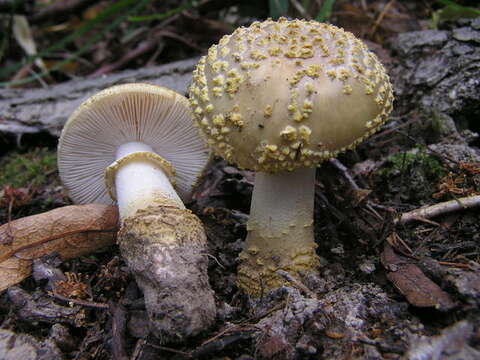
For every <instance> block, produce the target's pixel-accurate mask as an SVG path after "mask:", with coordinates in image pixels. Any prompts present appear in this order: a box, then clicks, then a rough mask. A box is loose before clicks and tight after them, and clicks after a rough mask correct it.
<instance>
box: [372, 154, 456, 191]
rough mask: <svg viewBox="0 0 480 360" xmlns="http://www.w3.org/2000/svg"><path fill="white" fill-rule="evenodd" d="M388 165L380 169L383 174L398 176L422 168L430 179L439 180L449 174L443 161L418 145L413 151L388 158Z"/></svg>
mask: <svg viewBox="0 0 480 360" xmlns="http://www.w3.org/2000/svg"><path fill="white" fill-rule="evenodd" d="M387 160H388V161H387V164H386V166H385V167H384V168H383V169H381V170H380V175H382V176H388V177H390V176H397V175H399V174H400V173H402V172H411V171H412V170H413V169H415V170H417V171H418V170H420V171H422V172H423V174H424V176H425V177H426V178H427V179H428V180H429V181H433V182H435V181H438V180H440V179H441V178H442V177H444V176H445V175H446V174H447V171H446V170H445V168H444V167H443V165H442V163H441V161H439V160H438V159H437V158H435V157H434V156H432V155H430V154H428V153H427V151H426V149H425V148H424V147H421V146H418V147H417V148H415V149H414V151H412V152H399V153H396V154H394V155H391V156H390V157H389V158H388V159H387Z"/></svg>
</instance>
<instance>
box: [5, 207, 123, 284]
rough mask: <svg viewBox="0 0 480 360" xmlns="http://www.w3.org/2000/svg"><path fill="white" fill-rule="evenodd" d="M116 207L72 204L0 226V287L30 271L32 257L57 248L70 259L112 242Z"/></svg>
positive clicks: (51, 251) (14, 281) (16, 281)
mask: <svg viewBox="0 0 480 360" xmlns="http://www.w3.org/2000/svg"><path fill="white" fill-rule="evenodd" d="M117 223H118V211H117V208H116V207H115V206H107V205H101V204H88V205H71V206H65V207H62V208H58V209H54V210H51V211H47V212H45V213H42V214H38V215H32V216H28V217H25V218H21V219H17V220H14V221H12V222H10V223H7V224H4V225H2V226H0V291H3V290H5V289H7V288H8V287H10V286H12V285H14V284H17V283H19V282H20V281H22V280H23V279H25V278H26V277H28V276H30V274H31V273H32V262H33V260H34V259H37V258H40V257H42V256H44V255H47V254H51V253H53V252H56V253H58V254H59V255H60V257H61V258H62V259H71V258H74V257H78V256H81V255H83V254H87V253H89V252H92V251H94V250H97V249H100V248H102V247H106V246H109V245H112V244H114V243H115V239H116V232H117Z"/></svg>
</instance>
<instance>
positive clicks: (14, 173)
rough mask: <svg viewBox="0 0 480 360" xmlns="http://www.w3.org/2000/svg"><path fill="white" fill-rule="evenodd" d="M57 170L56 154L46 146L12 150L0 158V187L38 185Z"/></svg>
mask: <svg viewBox="0 0 480 360" xmlns="http://www.w3.org/2000/svg"><path fill="white" fill-rule="evenodd" d="M56 171H57V154H56V151H54V150H49V149H47V148H41V149H35V150H31V151H29V152H27V153H23V154H22V153H18V152H12V153H9V154H7V155H5V156H4V157H3V158H2V159H1V160H0V187H2V186H4V185H10V186H12V187H27V186H38V185H41V184H44V183H46V181H47V177H48V176H49V175H51V174H54V173H56Z"/></svg>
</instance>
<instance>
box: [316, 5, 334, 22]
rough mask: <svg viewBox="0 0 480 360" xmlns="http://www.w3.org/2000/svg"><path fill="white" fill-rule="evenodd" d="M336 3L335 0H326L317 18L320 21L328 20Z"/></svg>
mask: <svg viewBox="0 0 480 360" xmlns="http://www.w3.org/2000/svg"><path fill="white" fill-rule="evenodd" d="M334 4H335V0H325V1H324V2H323V5H322V8H321V9H320V11H319V12H318V14H317V17H316V18H315V20H317V21H318V22H324V21H325V20H328V19H329V18H330V14H331V13H332V9H333V5H334Z"/></svg>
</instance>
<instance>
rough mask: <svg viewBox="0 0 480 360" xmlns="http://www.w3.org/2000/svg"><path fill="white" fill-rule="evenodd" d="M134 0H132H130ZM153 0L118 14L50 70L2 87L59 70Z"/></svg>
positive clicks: (1, 83)
mask: <svg viewBox="0 0 480 360" xmlns="http://www.w3.org/2000/svg"><path fill="white" fill-rule="evenodd" d="M128 1H132V0H128ZM150 1H151V0H142V1H139V2H138V3H137V4H136V5H135V6H134V7H132V8H130V9H128V10H127V11H126V13H125V14H123V15H120V16H117V17H116V18H115V20H114V21H113V22H111V23H110V24H108V25H107V26H105V28H103V29H102V31H101V32H99V33H98V34H97V35H94V36H93V37H92V38H90V40H89V41H87V43H86V44H85V45H84V46H83V47H82V48H81V49H79V50H78V51H76V52H75V53H73V54H72V55H71V56H69V57H68V58H67V59H65V60H64V61H61V62H59V63H57V64H56V65H55V66H54V67H52V68H51V69H50V70H49V71H48V72H42V73H40V74H37V76H36V77H35V76H30V77H28V78H25V79H22V80H18V81H11V82H9V81H7V82H0V87H7V86H13V85H22V84H27V83H29V82H31V81H34V80H36V79H37V77H38V76H40V77H45V76H47V75H48V74H49V73H50V72H51V71H55V70H58V69H60V68H62V67H63V66H64V65H65V64H66V63H68V62H70V61H71V60H72V59H74V58H76V57H78V56H80V55H81V54H83V53H85V52H86V51H88V50H89V49H90V48H91V47H92V45H93V44H94V43H96V42H98V41H99V40H100V39H101V38H102V37H103V36H104V35H105V34H106V33H107V32H109V31H110V30H113V29H114V28H116V27H117V26H118V25H119V24H120V23H122V22H123V21H125V20H126V19H127V18H128V17H129V16H130V15H131V14H132V13H133V12H135V11H139V10H141V9H142V8H143V7H145V6H146V5H147V4H148V3H149V2H150Z"/></svg>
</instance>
